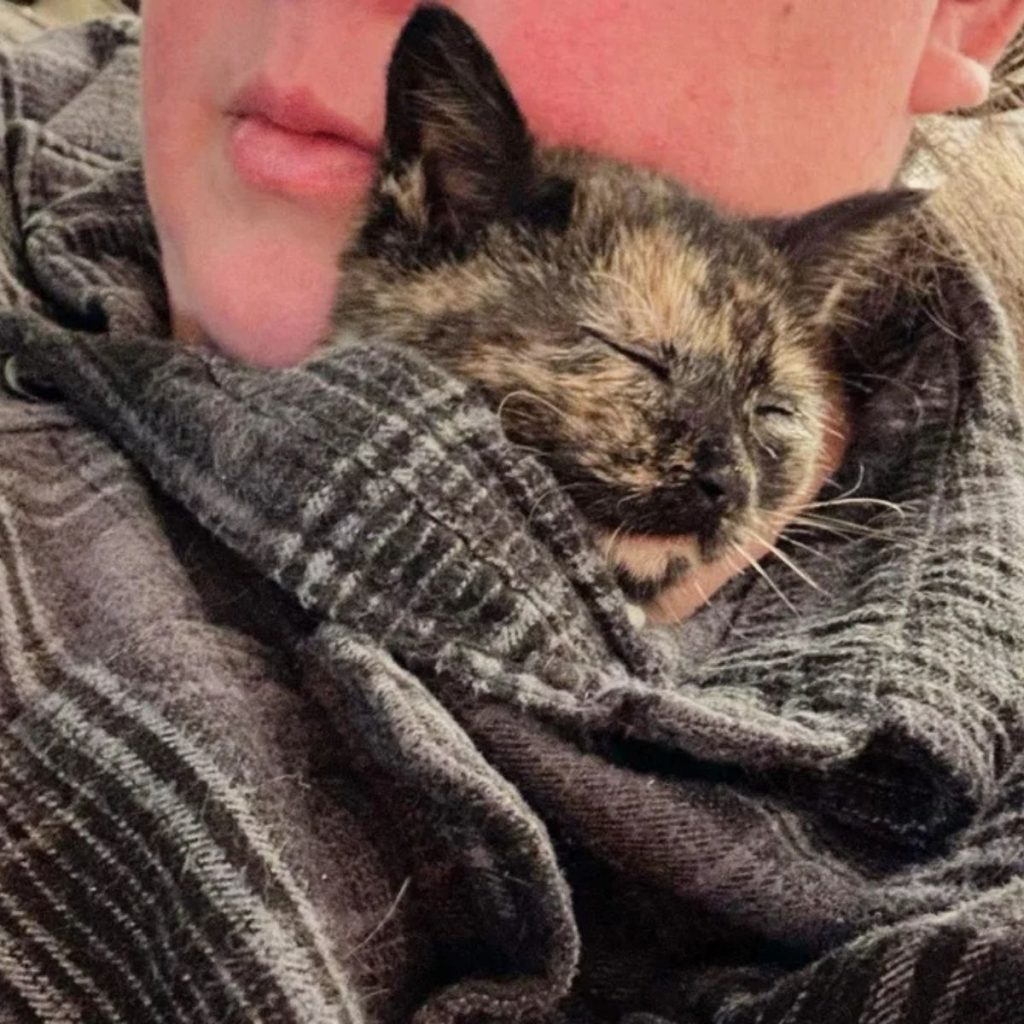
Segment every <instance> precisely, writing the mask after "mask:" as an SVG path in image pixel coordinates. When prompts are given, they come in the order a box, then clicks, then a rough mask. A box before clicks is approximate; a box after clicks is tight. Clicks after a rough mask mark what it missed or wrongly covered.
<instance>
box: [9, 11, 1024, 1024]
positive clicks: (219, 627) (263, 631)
mask: <svg viewBox="0 0 1024 1024" xmlns="http://www.w3.org/2000/svg"><path fill="white" fill-rule="evenodd" d="M136 60H137V54H136V40H135V27H134V23H133V22H131V21H130V20H122V21H116V22H110V23H98V24H94V25H92V26H90V27H89V28H87V29H85V30H80V31H77V32H69V33H63V34H58V35H55V36H52V37H49V38H47V39H44V40H43V41H41V42H40V43H38V44H36V45H35V46H34V47H33V49H32V50H30V51H27V52H22V53H19V54H18V55H16V56H14V57H11V58H10V59H9V60H8V63H7V66H6V67H5V69H4V74H5V83H6V87H5V90H4V103H5V118H6V123H5V140H6V145H7V153H6V155H7V159H6V161H5V163H4V165H3V170H4V173H5V175H6V178H5V186H6V187H5V190H4V202H3V204H2V207H3V216H4V218H5V220H4V222H3V225H2V226H3V246H4V250H3V251H4V262H3V264H2V265H0V284H2V289H3V292H2V295H3V303H4V308H5V309H7V310H13V313H11V314H8V315H5V316H3V318H2V320H0V328H2V329H0V351H6V352H9V353H16V358H17V360H18V368H19V372H20V373H21V375H22V377H23V379H25V380H27V381H32V380H33V379H36V380H42V379H44V378H45V379H46V380H47V381H48V382H49V383H50V384H51V385H52V386H55V387H56V389H57V390H58V392H59V393H60V394H61V396H63V397H62V401H61V402H60V403H59V404H52V403H43V404H37V405H33V404H30V403H27V402H24V401H21V400H17V399H15V398H6V399H0V434H2V435H3V440H2V443H0V719H2V723H3V732H2V735H0V829H2V833H0V834H2V838H0V1021H6V1020H11V1021H19V1022H20V1021H36V1020H46V1021H53V1020H68V1021H77V1020H83V1021H84V1020H89V1021H126V1022H127V1021H132V1022H136V1021H143V1020H144V1021H156V1022H160V1021H206V1020H209V1021H218V1022H219V1021H274V1022H286V1021H303V1022H314V1021H315V1022H320V1021H323V1022H327V1021H332V1022H333V1021H348V1020H351V1021H358V1020H364V1019H366V1020H407V1019H409V1018H410V1017H412V1016H414V1015H418V1017H419V1019H421V1020H424V1021H449V1020H450V1021H490V1020H505V1019H508V1020H516V1021H524V1022H525V1021H537V1022H541V1021H551V1022H555V1021H580V1022H587V1021H602V1022H604V1021H608V1022H611V1021H619V1020H622V1019H623V1018H625V1017H626V1016H628V1015H629V1014H631V1013H635V1014H638V1015H639V1016H637V1017H636V1018H635V1020H636V1021H637V1022H639V1021H641V1020H645V1021H648V1022H650V1021H651V1020H652V1019H653V1018H654V1017H661V1018H662V1019H665V1020H668V1021H672V1022H680V1024H684V1022H685V1024H692V1022H698V1021H699V1022H710V1021H716V1022H725V1024H745V1022H754V1021H759V1022H764V1024H769V1022H780V1024H781V1022H782V1021H786V1022H793V1024H800V1022H807V1024H811V1022H814V1024H818V1022H829V1021H835V1022H850V1024H853V1022H858V1024H868V1022H876V1024H881V1022H883V1021H884V1022H887V1024H911V1022H920V1021H948V1022H958V1021H962V1020H967V1019H970V1020H977V1021H992V1022H1010V1021H1015V1020H1017V1019H1018V1018H1019V1007H1020V1005H1021V1004H1022V1000H1024V970H1022V968H1024V888H1022V884H1021V879H1022V876H1024V866H1022V863H1021V858H1022V854H1024V820H1022V818H1024V804H1022V797H1024V760H1022V752H1024V655H1022V653H1021V650H1020V646H1021V643H1022V640H1021V638H1022V637H1024V558H1022V555H1021V552H1022V551H1024V518H1022V513H1021V510H1022V508H1024V438H1022V433H1021V427H1022V423H1024V411H1022V409H1021V405H1020V391H1019V386H1018V384H1017V381H1018V379H1019V376H1018V375H1019V369H1018V367H1017V365H1016V363H1015V358H1016V356H1015V347H1014V345H1013V343H1012V339H1011V337H1010V334H1009V332H1008V330H1007V328H1006V326H1005V324H1003V322H1002V320H1001V318H1000V315H999V312H998V310H997V309H996V308H995V307H994V305H993V303H992V302H991V300H990V298H989V297H988V295H987V292H986V289H985V285H984V283H983V282H981V281H979V280H977V279H976V277H975V275H974V273H973V272H972V271H971V270H970V268H967V267H961V266H957V265H955V264H951V263H949V262H947V261H944V260H940V259H938V258H933V257H931V256H929V255H928V254H927V253H919V254H912V255H913V256H914V258H915V259H917V260H918V261H920V260H925V259H934V273H933V274H932V275H931V286H930V288H929V290H928V293H927V295H926V296H924V297H923V298H922V296H921V295H919V294H917V293H914V294H911V293H907V294H903V293H902V292H900V290H899V289H898V288H896V287H895V286H894V288H893V289H891V290H890V291H889V292H887V293H885V294H883V293H881V292H878V293H872V294H871V295H868V296H866V297H865V300H864V307H863V309H862V310H861V313H862V316H863V318H864V319H865V320H866V321H868V322H869V323H870V325H871V329H870V331H868V332H866V333H865V334H864V335H857V336H851V338H850V339H849V344H850V346H851V348H852V349H854V350H855V352H854V354H853V355H851V367H850V369H851V373H855V374H856V383H857V386H858V388H859V389H860V391H859V392H858V393H861V394H862V396H863V397H862V399H861V402H860V407H859V409H858V411H857V417H858V429H859V436H860V437H861V439H862V440H861V442H860V444H859V445H858V446H856V447H855V449H854V451H852V452H851V454H850V457H849V460H848V462H847V465H846V466H845V467H844V470H843V473H842V474H841V479H840V480H838V481H837V482H836V486H835V488H833V489H831V490H829V492H828V494H827V495H826V496H837V495H839V494H842V493H845V491H846V490H848V489H850V488H854V487H856V492H855V493H856V496H857V497H858V498H861V497H865V496H871V495H882V496H884V497H885V498H886V499H888V500H889V501H891V502H893V503H895V504H897V505H898V506H899V512H895V511H894V512H891V513H889V514H887V515H883V516H879V515H878V514H877V513H876V512H874V511H872V509H871V507H870V506H864V505H859V504H856V503H853V504H845V505H838V506H835V508H833V509H832V510H830V514H832V515H834V516H835V517H836V518H837V519H839V520H840V521H841V523H842V526H841V527H839V529H840V530H841V532H838V533H837V532H829V531H820V532H818V533H817V534H815V535H805V536H801V537H800V538H799V539H800V540H801V541H802V542H804V543H807V544H810V545H811V546H812V547H813V549H814V551H815V552H816V553H815V554H811V553H809V552H808V551H806V550H805V549H802V548H797V549H794V551H793V554H794V556H795V557H797V558H798V559H799V560H800V561H801V563H802V564H804V565H806V566H807V568H808V569H809V570H810V571H811V572H813V574H814V576H815V578H816V579H817V580H818V582H819V583H820V585H821V587H822V591H821V592H819V591H815V590H812V589H810V588H809V587H808V586H807V585H806V584H805V583H803V582H802V581H801V580H800V579H799V578H797V577H796V576H794V575H793V574H791V573H790V572H789V571H788V570H787V569H786V568H785V566H783V565H781V564H779V563H777V562H776V563H767V564H766V572H767V573H768V574H769V575H770V577H771V584H770V583H769V582H768V581H766V580H765V579H763V578H761V577H758V576H750V577H749V578H743V579H741V580H738V581H736V582H735V583H734V584H732V585H731V586H730V587H729V588H727V590H726V592H725V593H723V594H722V595H720V597H718V598H716V599H715V601H714V603H713V604H712V605H711V606H710V607H709V608H707V609H706V610H705V611H704V612H702V613H701V614H700V615H699V616H698V617H697V618H695V619H694V620H693V621H691V622H690V623H688V624H687V625H686V626H684V627H679V628H676V629H672V630H666V631H652V632H649V633H644V634H637V633H636V632H635V631H634V630H633V629H632V628H631V627H630V625H629V623H628V621H627V618H626V616H625V613H624V606H623V604H622V602H621V599H620V597H619V596H618V595H617V593H616V591H615V589H614V586H613V584H612V582H611V580H610V579H609V577H608V576H607V574H606V573H605V571H604V570H603V568H602V566H601V564H600V563H599V561H598V559H597V558H596V557H595V555H594V554H593V552H592V549H591V545H590V542H589V539H588V537H587V536H586V532H585V530H584V528H583V526H582V524H581V522H580V521H579V519H578V517H577V516H576V515H575V514H574V512H573V510H572V508H571V506H570V505H569V504H568V502H567V501H566V500H565V499H564V497H563V496H562V495H561V493H560V492H559V491H558V490H557V488H555V487H554V486H553V481H552V480H551V478H550V477H549V476H548V475H547V474H546V473H545V471H544V470H543V469H542V468H541V467H540V466H539V464H537V463H536V462H535V461H534V460H533V459H532V458H531V457H530V456H529V455H528V454H527V453H523V452H521V451H518V450H516V449H515V448H513V447H512V446H509V445H508V444H507V443H506V442H505V441H504V439H503V437H502V435H501V432H500V430H499V427H498V424H497V422H496V420H495V417H494V416H493V415H492V414H491V412H490V411H489V410H488V409H487V408H486V407H485V406H484V405H483V404H482V403H480V402H479V400H478V398H477V397H476V396H475V395H473V394H472V393H468V392H467V390H466V389H465V387H464V386H463V385H461V384H460V383H459V382H457V381H455V380H453V379H452V378H450V377H447V376H445V375H444V374H442V373H440V372H439V371H438V370H436V369H435V368H433V367H431V366H429V365H428V364H426V363H424V362H422V361H421V360H419V359H417V358H416V357H415V356H414V355H413V354H411V353H407V352H402V351H399V350H395V349H386V348H383V347H379V346H374V345H373V343H372V339H367V343H366V344H363V345H360V346H355V347H351V348H347V349H345V350H342V351H331V350H324V351H323V352H322V353H320V354H319V355H318V356H317V358H315V359H314V360H312V361H310V362H309V363H308V364H306V365H304V366H302V367H300V368H296V369H293V370H289V371H284V372H280V371H278V372H271V371H261V370H255V369H248V368H245V367H240V366H237V365H234V364H232V363H230V362H228V361H226V360H224V359H221V358H219V357H215V356H209V355H204V354H201V353H198V352H192V351H185V350H182V349H180V348H177V347H175V346H174V345H173V344H172V343H170V342H168V341H166V340H162V339H161V335H162V334H166V323H165V321H166V311H165V309H164V308H163V300H162V295H161V291H160V287H159V271H158V266H157V263H156V257H155V247H154V242H153V235H152V229H151V227H150V226H149V224H148V218H147V215H146V209H145V204H144V197H143V193H142V182H141V178H140V175H139V172H138V168H137V166H136V165H135V163H134V162H133V161H134V156H135V146H136V139H135V137H134V134H133V132H134V128H133V127H132V125H131V123H130V122H129V118H130V100H131V96H132V90H133V88H134V83H135V81H136V74H137V68H136ZM69 112H70V113H69ZM927 276H928V275H921V274H918V275H917V277H918V279H919V280H922V279H925V278H926V277H927ZM857 352H859V353H860V355H861V357H862V362H861V363H860V364H858V361H857V359H856V358H855V356H856V353H857ZM832 525H833V526H834V525H835V524H832ZM772 584H774V586H773V585H772ZM776 587H777V588H779V589H781V590H782V591H783V592H784V594H785V597H786V599H787V601H788V602H789V603H790V604H791V605H792V606H793V607H794V608H795V609H796V613H795V614H794V612H793V611H792V610H791V609H790V608H789V607H788V606H787V604H786V603H784V602H783V601H782V600H781V599H780V597H779V595H778V593H777V592H776V590H775V589H774V588H776Z"/></svg>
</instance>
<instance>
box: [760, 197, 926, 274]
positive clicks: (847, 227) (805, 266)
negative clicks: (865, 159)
mask: <svg viewBox="0 0 1024 1024" xmlns="http://www.w3.org/2000/svg"><path fill="white" fill-rule="evenodd" d="M927 195H928V194H927V193H926V192H922V191H920V190H918V189H891V190H889V191H887V192H865V193H864V194H863V195H859V196H852V197H851V198H849V199H840V200H839V201H838V202H834V203H829V204H828V205H827V206H822V207H819V208H818V209H816V210H812V211H811V212H810V213H805V214H803V215H802V216H797V217H783V218H761V219H759V220H755V221H753V225H754V227H755V228H756V229H757V230H759V231H760V232H761V233H762V234H763V235H764V236H765V237H766V238H767V239H768V241H769V242H770V243H771V244H772V245H773V246H774V247H775V248H776V249H778V250H779V251H780V252H781V253H782V254H783V255H784V256H786V258H787V259H788V260H789V261H790V262H791V263H792V264H793V265H794V266H795V267H796V268H797V269H798V270H802V271H805V272H811V273H813V271H814V270H815V268H816V267H821V266H826V265H828V264H830V263H832V262H833V261H834V260H836V259H842V258H843V257H844V255H845V254H848V253H849V254H852V253H853V252H854V251H856V250H859V249H863V248H865V247H866V246H868V245H870V243H871V240H872V239H873V238H878V237H879V236H882V235H884V234H885V231H884V226H885V223H886V222H887V221H895V220H896V219H897V218H899V217H901V216H903V217H905V216H907V215H909V214H910V213H912V212H913V211H914V210H916V209H917V208H918V207H919V206H921V204H922V203H923V202H924V201H925V199H926V198H927Z"/></svg>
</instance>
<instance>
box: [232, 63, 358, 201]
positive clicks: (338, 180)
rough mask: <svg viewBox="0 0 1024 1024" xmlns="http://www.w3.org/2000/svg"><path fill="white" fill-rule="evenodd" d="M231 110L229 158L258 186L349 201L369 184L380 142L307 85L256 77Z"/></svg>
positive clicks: (286, 192) (312, 196) (258, 187)
mask: <svg viewBox="0 0 1024 1024" xmlns="http://www.w3.org/2000/svg"><path fill="white" fill-rule="evenodd" d="M227 114H228V118H229V122H230V125H229V129H228V139H227V148H228V156H229V159H230V161H231V164H232V166H233V167H234V169H235V171H236V173H237V174H238V175H239V176H240V177H241V178H242V179H243V180H244V181H245V182H246V183H247V184H249V185H250V186H252V187H254V188H257V189H259V190H261V191H269V192H279V193H284V194H287V195H293V196H299V197H309V198H316V199H343V200H348V199H350V198H352V197H353V194H354V193H355V192H358V191H361V190H363V189H365V188H366V186H367V185H369V183H370V180H371V178H372V174H373V169H374V167H375V165H376V161H377V149H378V147H377V144H376V142H375V141H374V140H373V139H372V138H371V137H370V136H369V135H368V134H367V133H366V132H364V131H362V130H360V129H359V128H358V127H357V126H355V125H352V124H350V123H348V122H346V121H345V120H344V119H343V118H340V117H338V116H337V115H335V114H334V113H333V112H331V111H330V110H329V109H328V108H327V107H325V106H324V105H323V104H322V103H321V102H320V101H319V100H318V99H317V98H316V97H315V96H314V95H313V93H312V92H311V91H309V90H308V89H305V88H291V89H287V90H282V89H278V88H275V87H274V86H273V85H272V84H271V83H270V82H268V81H267V80H266V79H263V78H257V79H255V80H253V81H252V82H250V83H249V84H248V85H247V86H245V87H244V88H243V89H242V90H241V91H240V92H239V94H238V96H237V97H236V98H235V99H234V101H233V102H232V103H231V105H230V106H229V108H228V110H227Z"/></svg>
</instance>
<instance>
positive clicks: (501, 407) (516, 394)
mask: <svg viewBox="0 0 1024 1024" xmlns="http://www.w3.org/2000/svg"><path fill="white" fill-rule="evenodd" d="M514 398H526V399H528V400H529V401H531V402H536V403H537V404H538V405H541V406H543V407H544V408H545V409H549V410H550V411H551V412H553V413H554V414H555V415H556V416H562V417H564V416H565V412H564V411H563V410H562V409H559V408H558V406H557V405H554V404H553V403H552V402H549V401H548V400H547V399H546V398H541V396H540V395H537V394H534V393H533V392H532V391H526V390H525V389H522V388H520V389H519V390H518V391H510V392H509V393H508V394H507V395H505V397H504V398H502V400H501V401H500V402H499V403H498V410H497V414H498V419H499V420H500V419H501V418H502V416H503V415H504V412H505V406H506V405H508V403H509V402H511V401H512V399H514Z"/></svg>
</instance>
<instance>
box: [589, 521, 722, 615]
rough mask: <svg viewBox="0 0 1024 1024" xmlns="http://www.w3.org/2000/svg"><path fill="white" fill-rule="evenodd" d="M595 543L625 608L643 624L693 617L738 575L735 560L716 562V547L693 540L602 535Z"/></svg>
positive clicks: (686, 537) (717, 558) (718, 560)
mask: <svg viewBox="0 0 1024 1024" xmlns="http://www.w3.org/2000/svg"><path fill="white" fill-rule="evenodd" d="M597 543H598V548H599V550H600V551H601V552H602V554H603V555H604V556H605V558H606V559H607V560H608V564H609V566H610V567H611V569H612V571H613V572H614V573H615V577H616V579H617V581H618V583H619V586H620V587H621V588H622V592H623V594H624V595H625V597H626V601H627V607H628V608H629V609H630V610H635V612H636V616H635V617H634V616H633V615H631V617H630V618H631V621H634V618H636V619H637V620H638V619H639V618H640V617H641V616H642V618H643V621H644V623H645V624H652V625H659V624H668V623H672V622H681V621H682V620H683V619H687V618H689V617H690V616H691V615H692V614H693V613H694V612H695V611H696V610H697V609H698V608H699V607H700V606H701V605H703V604H705V603H706V602H707V600H708V598H709V597H710V596H711V594H712V593H714V591H716V590H717V589H718V588H719V587H720V586H722V584H723V583H725V582H726V581H727V579H728V578H729V577H730V576H732V575H734V574H735V572H736V570H737V566H736V565H735V563H733V561H732V560H731V559H727V558H726V559H723V558H721V557H715V552H714V550H713V546H712V545H711V544H709V543H708V542H707V541H702V540H699V539H698V538H697V537H696V536H693V535H688V536H665V537H659V536H635V535H633V536H629V537H622V536H621V534H615V533H611V532H604V531H602V532H601V533H599V534H598V537H597ZM718 546H720V545H718ZM716 547H717V546H716ZM634 624H637V623H636V622H634Z"/></svg>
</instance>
